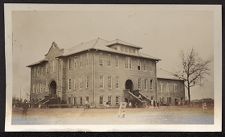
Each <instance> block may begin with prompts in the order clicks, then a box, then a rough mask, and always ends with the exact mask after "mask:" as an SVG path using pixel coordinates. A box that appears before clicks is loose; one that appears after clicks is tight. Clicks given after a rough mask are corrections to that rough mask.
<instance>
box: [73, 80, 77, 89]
mask: <svg viewBox="0 0 225 137" xmlns="http://www.w3.org/2000/svg"><path fill="white" fill-rule="evenodd" d="M73 88H74V90H75V91H76V90H77V83H76V80H75V79H74V80H73Z"/></svg>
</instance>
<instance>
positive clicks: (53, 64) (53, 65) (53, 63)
mask: <svg viewBox="0 0 225 137" xmlns="http://www.w3.org/2000/svg"><path fill="white" fill-rule="evenodd" d="M52 72H55V61H54V60H53V61H52Z"/></svg>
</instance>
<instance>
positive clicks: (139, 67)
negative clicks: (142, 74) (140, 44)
mask: <svg viewBox="0 0 225 137" xmlns="http://www.w3.org/2000/svg"><path fill="white" fill-rule="evenodd" d="M138 70H141V60H138Z"/></svg>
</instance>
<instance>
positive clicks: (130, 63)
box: [128, 58, 132, 69]
mask: <svg viewBox="0 0 225 137" xmlns="http://www.w3.org/2000/svg"><path fill="white" fill-rule="evenodd" d="M128 59H129V60H128V61H129V62H128V64H129V68H130V69H131V68H132V60H131V58H128Z"/></svg>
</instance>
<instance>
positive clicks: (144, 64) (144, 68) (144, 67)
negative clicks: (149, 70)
mask: <svg viewBox="0 0 225 137" xmlns="http://www.w3.org/2000/svg"><path fill="white" fill-rule="evenodd" d="M142 64H143V70H146V63H145V61H144V60H143V63H142Z"/></svg>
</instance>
